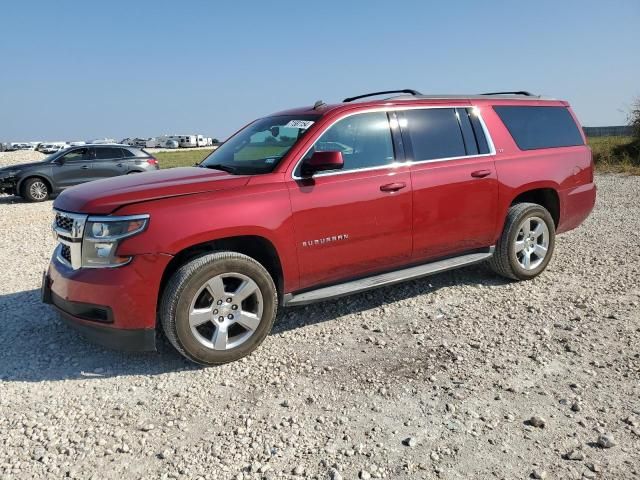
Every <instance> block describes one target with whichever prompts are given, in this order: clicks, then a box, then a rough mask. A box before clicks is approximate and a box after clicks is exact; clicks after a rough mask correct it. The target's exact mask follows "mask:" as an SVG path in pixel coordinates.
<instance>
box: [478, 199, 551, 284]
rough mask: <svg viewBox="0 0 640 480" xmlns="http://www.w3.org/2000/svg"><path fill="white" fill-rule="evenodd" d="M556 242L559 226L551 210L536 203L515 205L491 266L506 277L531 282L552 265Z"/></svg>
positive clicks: (490, 262) (508, 214) (510, 212)
mask: <svg viewBox="0 0 640 480" xmlns="http://www.w3.org/2000/svg"><path fill="white" fill-rule="evenodd" d="M555 239H556V230H555V223H554V221H553V218H552V217H551V214H550V213H549V212H548V211H547V209H545V208H544V207H542V206H540V205H538V204H535V203H518V204H516V205H512V206H511V208H509V212H508V213H507V219H506V221H505V225H504V230H503V231H502V235H501V236H500V239H499V240H498V243H497V245H496V250H495V252H494V254H493V257H492V258H491V260H490V261H489V264H490V266H491V268H492V269H493V270H494V271H495V272H496V273H498V274H500V275H502V276H504V277H507V278H511V279H514V280H529V279H531V278H534V277H536V276H538V275H540V273H542V271H543V270H544V269H545V268H546V267H547V265H548V264H549V261H550V260H551V256H552V255H553V250H554V247H555Z"/></svg>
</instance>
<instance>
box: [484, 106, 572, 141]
mask: <svg viewBox="0 0 640 480" xmlns="http://www.w3.org/2000/svg"><path fill="white" fill-rule="evenodd" d="M493 109H494V110H495V111H496V113H497V114H498V116H499V117H500V120H502V122H503V123H504V124H505V126H506V127H507V130H509V133H510V134H511V136H512V137H513V139H514V140H515V141H516V143H517V144H518V148H520V150H535V149H538V148H555V147H571V146H575V145H584V140H583V139H582V135H581V134H580V130H578V126H577V125H576V122H575V121H574V119H573V117H572V116H571V113H569V110H568V109H567V108H565V107H529V106H517V105H510V106H495V107H493Z"/></svg>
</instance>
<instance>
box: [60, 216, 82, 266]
mask: <svg viewBox="0 0 640 480" xmlns="http://www.w3.org/2000/svg"><path fill="white" fill-rule="evenodd" d="M54 212H55V218H54V220H53V225H51V227H52V228H53V236H54V238H55V239H56V240H57V241H58V242H59V247H58V251H57V252H58V253H57V256H58V260H60V261H61V262H63V263H67V264H68V265H70V266H71V268H73V269H74V270H77V269H78V268H80V267H81V263H82V235H83V234H84V225H85V223H86V222H87V215H83V214H81V213H68V212H60V211H57V210H54Z"/></svg>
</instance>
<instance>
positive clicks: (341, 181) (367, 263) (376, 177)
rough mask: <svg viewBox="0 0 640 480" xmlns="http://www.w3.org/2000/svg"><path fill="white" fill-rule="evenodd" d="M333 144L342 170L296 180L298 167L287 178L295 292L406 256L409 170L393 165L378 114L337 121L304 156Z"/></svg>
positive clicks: (401, 261)
mask: <svg viewBox="0 0 640 480" xmlns="http://www.w3.org/2000/svg"><path fill="white" fill-rule="evenodd" d="M336 149H337V151H340V152H341V153H342V155H343V159H344V167H343V169H342V170H336V171H329V172H323V173H318V174H316V175H314V176H313V177H312V178H301V176H300V171H299V169H300V165H298V167H297V169H296V171H295V172H294V174H293V179H292V180H291V181H290V182H289V183H288V186H289V195H290V199H291V206H292V211H293V222H294V231H295V243H296V249H297V252H298V262H299V269H300V284H299V288H300V289H305V288H310V287H313V286H318V285H321V284H330V283H339V282H341V281H346V280H348V279H352V278H355V277H358V276H364V275H366V274H368V273H374V272H379V271H383V270H388V269H392V268H393V267H394V266H397V265H401V264H404V263H407V262H408V260H409V258H410V256H411V246H412V215H411V210H412V195H411V175H410V171H409V166H408V165H402V164H398V163H396V155H395V152H394V145H393V140H392V134H391V128H390V124H389V120H388V117H387V114H386V112H366V113H359V114H355V115H350V116H348V117H346V118H343V119H342V120H339V121H338V122H336V123H335V124H333V125H332V126H330V127H329V128H328V129H327V130H326V131H325V132H324V133H323V134H322V135H321V136H320V137H319V138H318V140H317V141H316V142H315V144H314V146H313V147H312V148H311V150H310V151H309V152H308V154H307V155H311V154H312V153H313V152H314V151H318V150H324V151H336ZM305 158H306V156H305Z"/></svg>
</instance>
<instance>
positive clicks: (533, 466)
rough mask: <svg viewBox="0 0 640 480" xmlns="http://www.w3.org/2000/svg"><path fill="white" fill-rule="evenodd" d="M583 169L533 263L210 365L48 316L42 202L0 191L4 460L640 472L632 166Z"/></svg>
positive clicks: (470, 275) (158, 470)
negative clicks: (531, 267) (574, 204)
mask: <svg viewBox="0 0 640 480" xmlns="http://www.w3.org/2000/svg"><path fill="white" fill-rule="evenodd" d="M597 183H598V185H599V197H598V203H597V208H596V210H595V212H594V213H593V215H592V216H591V217H590V218H589V219H588V220H587V222H586V223H585V224H584V225H583V226H582V227H581V228H580V229H578V230H576V231H573V232H571V233H568V234H566V235H563V236H561V237H559V239H558V243H557V248H556V253H555V258H554V259H553V260H552V262H551V264H550V266H549V269H548V270H547V272H546V273H544V274H543V275H542V276H541V277H539V278H538V279H536V280H534V281H531V282H526V283H510V282H506V281H504V280H502V279H500V278H497V277H496V276H494V275H492V274H491V273H489V272H488V271H487V270H486V269H485V268H484V267H473V268H466V269H463V270H458V271H455V272H450V273H446V274H442V275H437V276H434V277H430V278H427V279H424V280H420V281H414V282H410V283H407V284H404V285H399V286H396V287H392V288H385V289H381V290H377V291H374V292H369V293H366V294H361V295H356V296H353V297H349V298H345V299H342V300H339V301H334V302H327V303H323V304H319V305H313V306H308V307H304V308H302V307H300V308H297V309H295V310H289V311H288V312H287V313H286V314H285V315H284V317H283V318H281V319H280V321H279V323H277V325H276V327H275V331H274V333H273V334H272V335H270V336H269V337H268V338H267V340H266V341H265V343H264V344H263V346H262V347H261V348H260V349H258V351H256V352H255V353H254V354H253V355H251V356H250V357H249V358H247V359H245V360H243V361H240V362H237V363H234V364H230V365H225V366H222V367H217V368H208V369H202V368H198V367H194V366H193V365H190V364H188V363H186V362H185V361H183V360H182V359H181V358H180V357H179V356H178V355H177V354H174V353H173V352H172V351H171V350H170V349H169V348H168V347H163V349H162V351H161V352H159V353H157V354H144V355H143V354H138V355H132V354H123V353H118V352H112V351H107V350H104V349H101V348H99V347H96V346H94V345H92V344H90V343H88V342H86V341H85V340H83V339H82V338H81V337H80V336H78V335H77V334H76V333H74V332H72V331H71V330H69V329H68V328H67V327H65V326H64V325H63V324H61V323H60V321H59V320H58V319H57V318H56V317H55V316H54V315H53V314H52V313H51V311H50V310H49V309H48V308H47V307H44V306H42V305H41V304H40V302H39V297H38V290H37V289H38V286H39V283H40V275H41V272H42V270H43V269H44V268H45V267H46V265H47V263H48V259H49V255H50V254H51V250H52V249H53V246H54V244H53V240H52V238H51V235H50V232H49V224H50V221H51V214H50V208H51V202H46V203H44V204H26V203H22V202H20V201H19V200H16V199H13V198H11V197H0V216H1V218H2V230H1V231H0V252H1V253H0V266H1V268H0V325H1V328H2V333H0V478H2V479H9V478H24V479H29V478H62V477H64V476H67V477H70V478H95V479H118V480H120V479H122V478H184V479H192V478H206V479H215V478H219V479H227V478H240V479H258V478H274V479H275V478H291V479H294V478H295V479H299V478H319V479H329V478H333V479H343V478H344V479H356V478H389V479H397V478H399V479H409V478H410V479H415V478H427V479H432V478H441V479H466V478H481V479H484V478H509V479H510V478H529V477H535V478H563V479H564V478H576V479H579V478H615V479H624V478H637V476H638V475H640V453H639V452H640V307H639V305H640V254H639V249H638V247H639V241H638V232H640V202H639V200H638V199H639V198H640V178H633V177H623V176H599V177H598V178H597ZM574 405H578V406H579V407H574ZM532 419H534V420H533V422H532V421H531V420H532ZM538 420H542V421H543V423H544V428H541V424H540V422H539V421H538ZM533 424H536V425H537V426H534V425H533ZM614 439H615V440H614Z"/></svg>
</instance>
